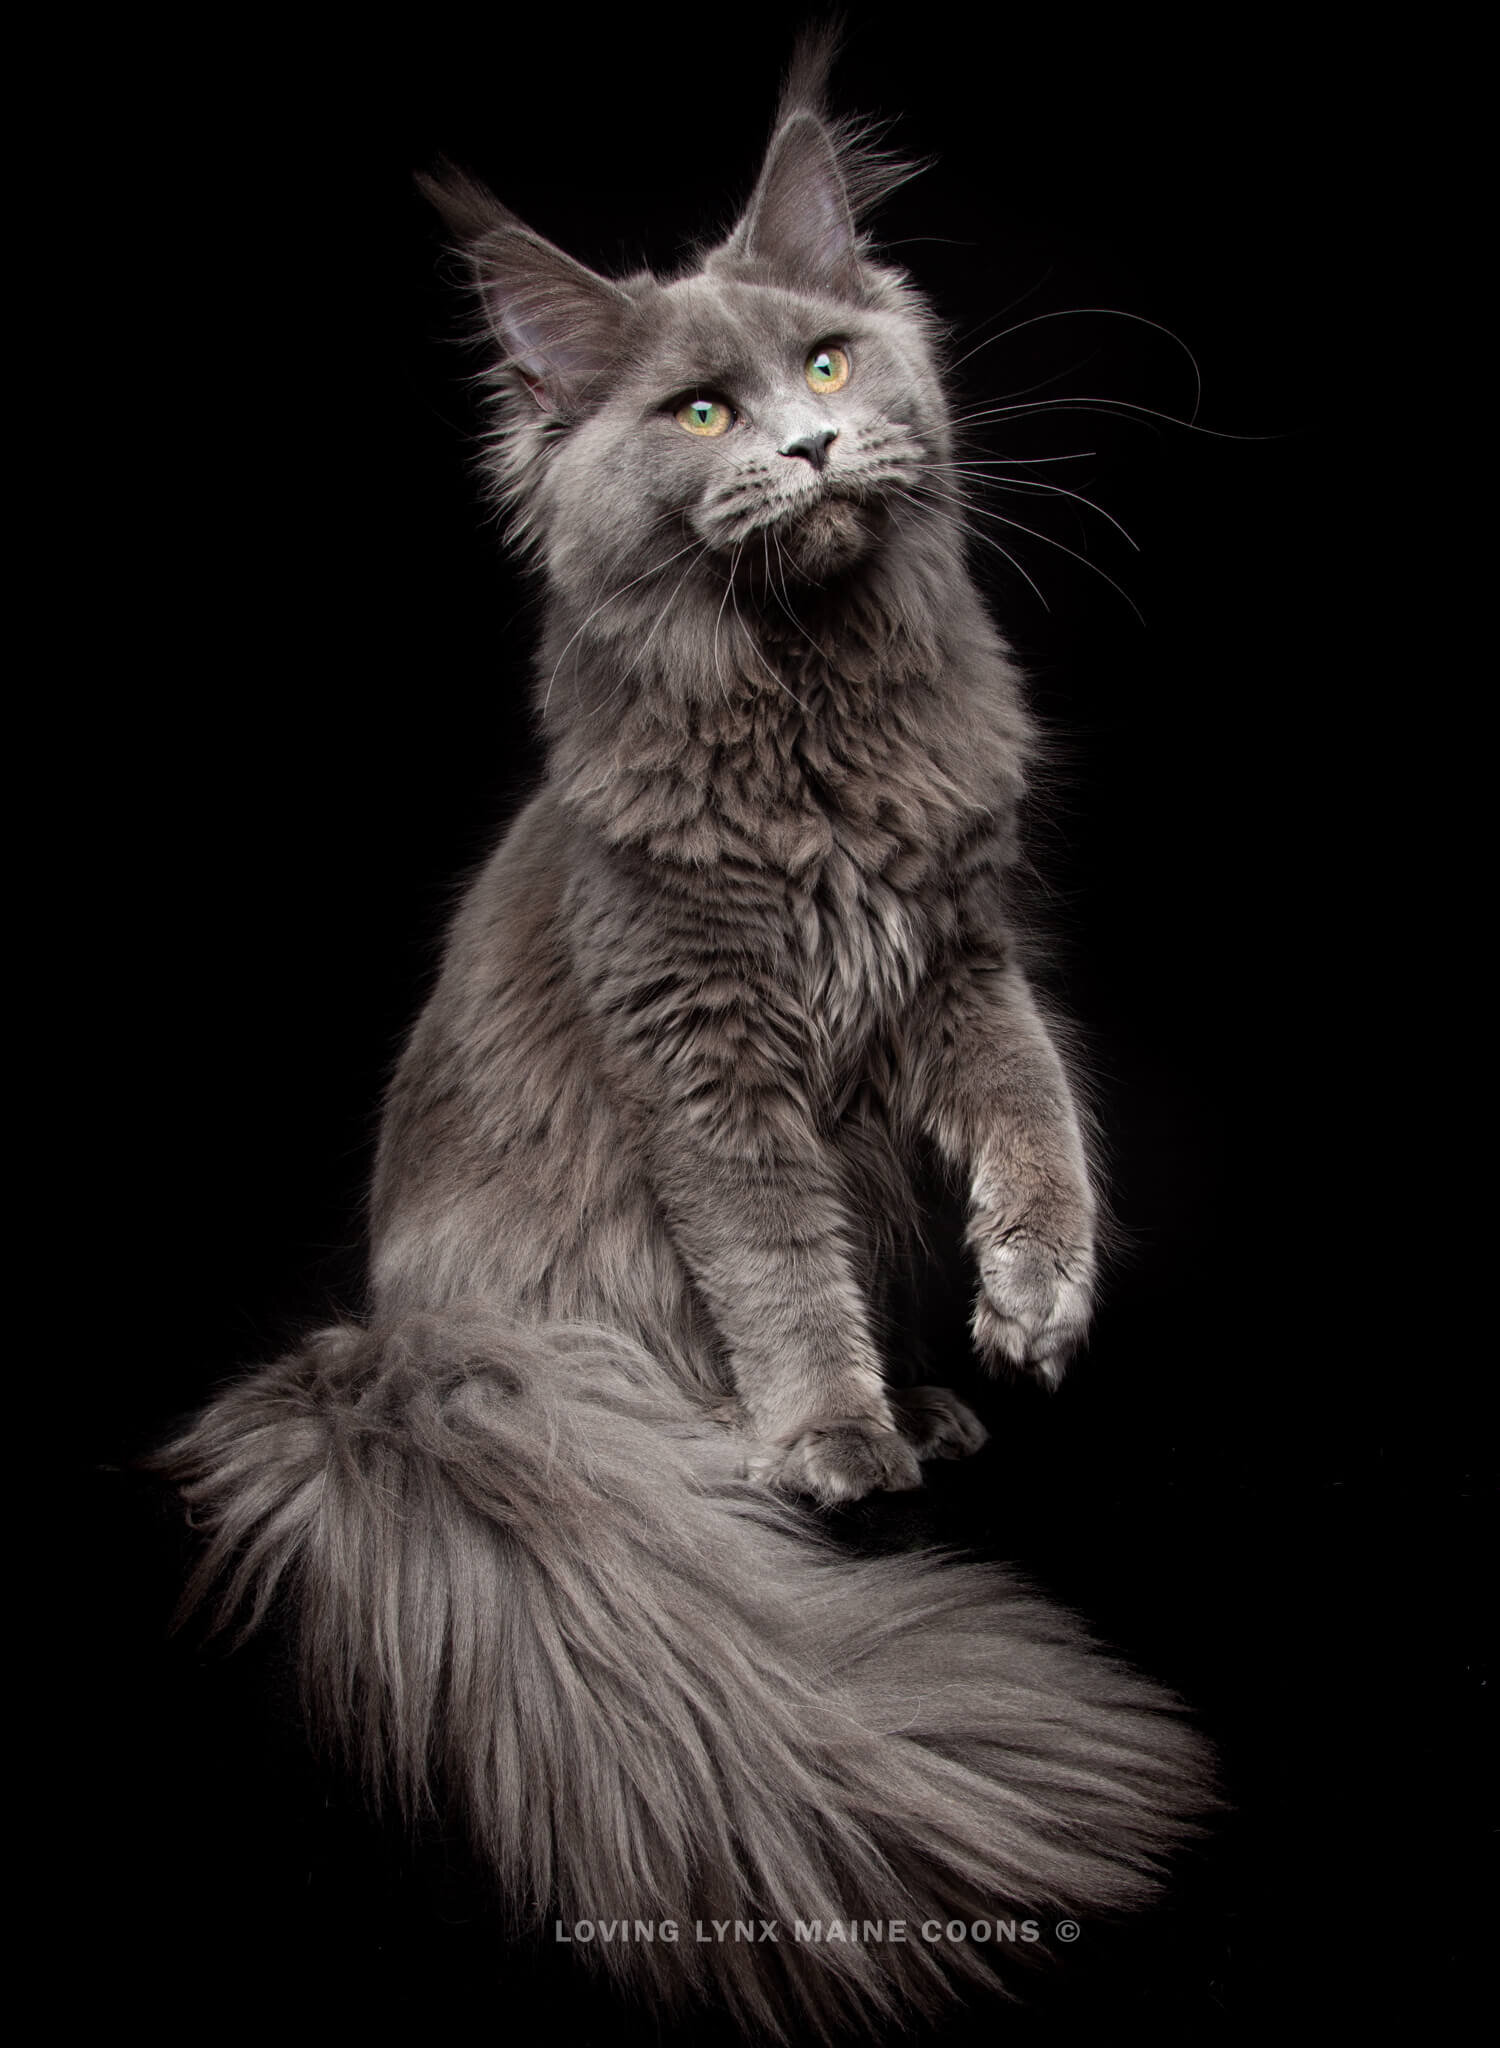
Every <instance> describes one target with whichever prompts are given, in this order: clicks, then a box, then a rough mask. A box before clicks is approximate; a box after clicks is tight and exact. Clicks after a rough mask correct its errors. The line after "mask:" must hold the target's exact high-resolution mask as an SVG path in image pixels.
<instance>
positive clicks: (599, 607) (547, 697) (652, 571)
mask: <svg viewBox="0 0 1500 2048" xmlns="http://www.w3.org/2000/svg"><path fill="white" fill-rule="evenodd" d="M662 516H663V517H670V516H671V515H670V514H666V515H662ZM697 545H698V543H697V542H696V541H691V540H690V541H689V542H688V543H687V545H686V546H685V547H680V548H678V550H677V552H676V553H675V554H672V555H668V556H667V558H666V560H665V561H664V562H653V563H652V564H651V566H650V568H649V569H643V570H642V571H641V573H640V575H639V576H632V577H631V579H630V581H629V582H628V583H622V584H621V585H620V587H619V589H618V590H612V591H611V592H610V593H609V595H608V597H605V598H601V599H600V601H599V602H598V604H596V605H595V606H594V609H593V610H592V611H591V612H590V613H589V615H588V617H587V618H586V619H585V620H584V621H583V623H582V625H580V626H578V627H577V628H575V630H574V631H573V632H572V633H570V634H569V635H568V637H567V639H566V640H565V641H564V642H563V645H562V649H561V652H560V653H559V654H558V657H557V660H556V661H555V662H554V663H553V665H552V673H551V675H550V676H548V678H547V689H546V693H545V694H544V696H543V698H542V716H543V717H545V716H546V714H547V707H548V705H549V704H550V703H551V702H552V685H553V684H554V683H555V682H556V681H557V671H558V670H559V669H560V668H561V667H562V665H563V660H564V658H565V656H566V655H567V652H568V649H569V648H570V647H571V646H572V645H573V643H574V641H576V640H577V639H578V637H579V635H580V634H581V633H586V632H587V631H588V629H589V627H590V626H591V625H592V624H593V623H594V621H595V619H597V618H598V616H599V614H600V612H602V611H604V610H605V609H606V608H607V607H608V606H609V605H612V604H613V603H614V602H615V600H616V599H617V598H621V597H623V596H624V595H625V593H626V591H627V590H634V589H635V586H636V585H637V584H638V583H644V582H645V581H646V578H647V577H648V576H655V575H658V574H659V573H660V572H661V571H662V570H663V569H670V568H671V566H672V564H673V563H674V562H680V561H681V559H682V557H683V556H684V555H685V554H687V553H688V551H689V549H691V548H694V547H696V546H697Z"/></svg>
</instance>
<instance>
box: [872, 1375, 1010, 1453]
mask: <svg viewBox="0 0 1500 2048" xmlns="http://www.w3.org/2000/svg"><path fill="white" fill-rule="evenodd" d="M888 1398H889V1400H890V1404H891V1411H892V1413H893V1414H894V1415H895V1418H896V1427H897V1428H898V1429H899V1430H900V1432H901V1434H902V1435H903V1436H904V1437H905V1438H906V1441H907V1442H908V1443H909V1444H910V1445H911V1447H912V1449H913V1450H914V1451H915V1452H916V1454H917V1456H918V1457H919V1458H967V1457H970V1456H972V1455H973V1453H974V1452H975V1451H977V1450H978V1449H979V1448H980V1446H981V1445H983V1444H985V1443H987V1442H988V1440H989V1431H988V1430H987V1429H986V1428H985V1426H984V1424H983V1423H982V1422H981V1421H980V1419H979V1417H978V1416H977V1415H976V1414H975V1413H974V1411H973V1409H972V1408H970V1407H968V1406H967V1404H966V1403H964V1402H963V1401H960V1400H959V1398H958V1396H957V1394H955V1393H953V1392H951V1391H950V1390H949V1389H948V1388H947V1387H893V1388H892V1389H891V1390H890V1394H889V1396H888Z"/></svg>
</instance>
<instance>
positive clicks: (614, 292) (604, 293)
mask: <svg viewBox="0 0 1500 2048" xmlns="http://www.w3.org/2000/svg"><path fill="white" fill-rule="evenodd" d="M417 185H418V187H419V188H420V190H421V191H422V193H423V194H424V195H425V197H426V198H427V199H429V200H430V201H431V202H432V204H433V205H434V206H435V207H436V208H437V210H438V212H439V213H440V214H441V215H442V217H443V220H444V222H445V223H446V225H447V227H448V230H449V232H450V234H451V236H452V238H453V243H454V247H455V249H456V250H457V252H458V254H459V255H460V256H462V258H463V260H464V262H465V263H466V264H467V266H468V269H469V273H470V276H471V278H472V280H473V283H474V287H475V290H476V291H477V293H478V295H479V298H480V301H481V303H482V305H483V307H484V313H485V320H486V323H487V326H488V329H489V332H490V334H491V335H492V336H493V338H494V339H495V340H496V341H497V342H498V343H499V344H500V347H501V349H502V350H503V351H504V363H503V365H502V368H503V369H504V370H505V371H507V372H509V373H510V374H512V375H513V376H514V377H515V378H516V379H517V380H518V381H519V382H520V383H521V384H522V385H524V387H525V388H526V390H528V391H529V392H530V393H531V396H532V397H533V399H535V401H536V403H537V404H538V405H539V406H540V407H541V408H542V410H543V411H544V412H550V413H557V414H560V415H564V416H566V415H567V414H569V413H572V412H575V411H576V410H577V409H578V408H579V406H580V404H581V402H582V400H583V399H584V397H585V395H586V394H587V392H588V391H589V390H590V388H591V387H592V386H593V385H595V384H597V383H598V381H599V380H600V379H601V378H602V377H603V376H604V375H605V374H606V373H607V372H608V370H609V368H610V366H611V365H612V363H613V362H614V361H615V360H616V358H617V356H618V353H619V346H620V336H621V331H622V329H623V327H624V324H625V320H626V317H627V316H628V314H629V312H630V310H631V301H630V299H629V298H628V297H627V295H626V294H625V293H624V292H623V291H621V290H620V288H619V286H618V285H615V284H612V283H611V282H610V281H609V279H608V278H605V277H600V276H599V274H598V272H597V271H593V270H590V269H589V268H588V267H587V266H586V265H585V264H582V263H577V262H575V261H574V260H573V258H572V257H571V256H569V255H567V254H566V253H565V252H564V251H563V250H561V249H559V248H557V247H556V245H555V244H554V243H552V242H549V241H547V240H545V239H544V238H543V237H542V236H541V235H538V234H536V233H535V232H534V231H533V230H532V229H531V228H529V227H527V225H526V223H525V222H524V221H523V220H521V219H520V218H519V216H518V215H516V214H514V213H512V212H511V211H510V209H509V207H506V206H502V205H501V203H500V201H499V200H498V199H496V198H495V196H494V194H493V193H492V192H490V191H489V190H488V189H487V188H486V187H485V186H484V185H481V184H480V182H479V180H478V179H477V178H472V177H470V176H469V174H468V173H467V172H466V171H461V170H458V169H457V168H456V167H455V166H454V165H452V164H448V163H444V164H442V165H441V166H440V167H439V170H438V171H437V173H435V174H433V175H428V174H426V173H422V172H419V173H418V175H417Z"/></svg>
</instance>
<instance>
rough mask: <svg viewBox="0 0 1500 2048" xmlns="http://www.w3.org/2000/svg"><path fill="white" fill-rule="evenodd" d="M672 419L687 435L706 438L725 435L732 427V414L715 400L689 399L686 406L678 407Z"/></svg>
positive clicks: (726, 407) (725, 406)
mask: <svg viewBox="0 0 1500 2048" xmlns="http://www.w3.org/2000/svg"><path fill="white" fill-rule="evenodd" d="M673 418H674V419H675V420H676V421H677V424H678V426H679V427H684V428H686V430H687V432H688V433H690V434H702V435H704V436H707V437H712V436H713V435H715V434H727V433H728V431H729V429H730V428H731V427H732V426H733V425H734V414H733V413H732V412H731V411H730V409H729V407H728V406H727V405H724V404H722V403H721V401H720V400H719V399H717V398H690V399H689V400H688V402H687V404H686V405H679V406H678V408H677V411H676V412H675V413H674V414H673Z"/></svg>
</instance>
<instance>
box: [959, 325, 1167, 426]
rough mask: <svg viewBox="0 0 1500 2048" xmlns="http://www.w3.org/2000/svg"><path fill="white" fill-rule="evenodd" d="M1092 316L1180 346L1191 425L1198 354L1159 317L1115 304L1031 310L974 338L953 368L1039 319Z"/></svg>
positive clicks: (1018, 332)
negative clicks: (1188, 376) (1189, 381)
mask: <svg viewBox="0 0 1500 2048" xmlns="http://www.w3.org/2000/svg"><path fill="white" fill-rule="evenodd" d="M1095 316H1097V317H1098V318H1100V319H1104V320H1130V321H1133V322H1134V324H1135V325H1136V326H1137V327H1149V328H1151V329H1153V330H1154V332H1156V333H1157V334H1164V335H1165V336H1166V337H1167V339H1168V341H1170V342H1172V343H1174V344H1175V345H1176V346H1177V347H1178V348H1180V349H1181V350H1182V353H1183V354H1184V355H1185V356H1186V357H1187V359H1188V361H1189V363H1190V364H1191V365H1192V370H1193V409H1192V411H1191V413H1190V414H1189V415H1188V417H1187V419H1186V420H1185V421H1184V422H1183V424H1184V425H1185V426H1191V425H1192V424H1193V423H1194V422H1195V421H1196V419H1197V417H1198V408H1199V406H1200V405H1201V404H1202V403H1203V372H1202V371H1201V370H1200V369H1199V367H1198V358H1197V357H1196V356H1195V355H1194V354H1193V351H1192V350H1191V349H1190V348H1189V347H1188V345H1187V343H1186V342H1185V341H1184V340H1183V338H1182V336H1181V335H1180V334H1176V333H1174V332H1173V330H1172V329H1171V328H1170V327H1164V326H1163V325H1162V323H1161V322H1160V321H1159V320H1148V319H1147V318H1146V316H1145V314H1144V313H1127V312H1124V311H1123V310H1122V309H1121V308H1120V307H1119V306H1068V307H1065V308H1063V309H1061V310H1059V311H1058V312H1055V313H1033V314H1031V315H1030V317H1029V318H1028V319H1025V320H1018V321H1016V323H1015V324H1014V326H1011V327H1006V328H1004V329H1002V331H1001V332H1000V333H999V334H992V335H990V336H988V337H987V339H985V340H984V341H979V342H976V343H975V344H974V346H973V348H971V349H970V350H969V351H968V353H967V354H965V355H961V356H960V357H959V359H958V361H957V362H956V363H955V364H954V365H953V368H954V369H955V370H956V369H959V368H960V367H961V366H962V365H963V364H964V363H966V362H967V361H968V360H969V357H970V356H976V355H978V353H979V351H980V350H981V349H982V348H989V347H990V346H991V344H992V343H994V342H997V341H1006V340H1008V339H1009V338H1010V336H1011V335H1013V334H1020V333H1021V332H1022V331H1023V330H1024V329H1025V328H1027V327H1039V326H1041V324H1042V322H1043V321H1046V320H1079V319H1089V318H1093V317H1095Z"/></svg>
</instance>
